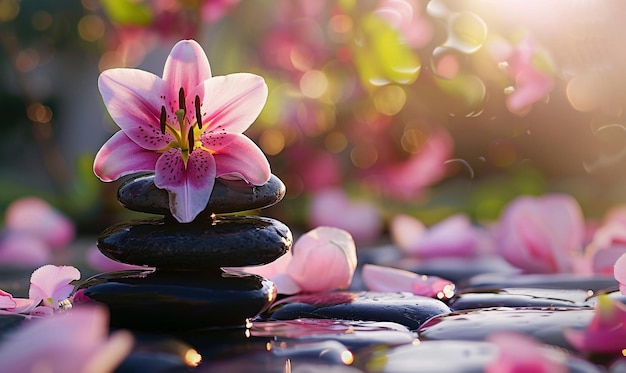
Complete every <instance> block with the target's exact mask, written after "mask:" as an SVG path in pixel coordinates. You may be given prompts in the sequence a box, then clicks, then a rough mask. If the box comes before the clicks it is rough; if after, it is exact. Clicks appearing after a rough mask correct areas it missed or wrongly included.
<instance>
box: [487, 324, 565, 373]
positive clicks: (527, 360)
mask: <svg viewBox="0 0 626 373" xmlns="http://www.w3.org/2000/svg"><path fill="white" fill-rule="evenodd" d="M487 341H489V342H491V343H493V344H494V345H496V346H497V347H498V349H499V351H500V353H499V354H498V357H497V358H496V359H495V360H493V361H491V362H489V364H487V365H486V366H485V372H487V373H514V372H554V373H565V372H569V369H568V368H567V363H566V355H565V354H562V353H560V351H558V352H557V350H552V349H549V348H546V347H544V346H543V345H542V344H541V343H539V342H537V341H535V340H534V339H533V338H531V337H529V336H526V335H524V334H518V333H513V332H498V333H493V334H491V335H489V336H488V337H487Z"/></svg>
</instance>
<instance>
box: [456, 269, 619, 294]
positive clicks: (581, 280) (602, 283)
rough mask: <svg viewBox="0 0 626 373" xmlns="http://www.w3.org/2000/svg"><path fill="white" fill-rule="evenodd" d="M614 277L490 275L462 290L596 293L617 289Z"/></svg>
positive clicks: (480, 276) (478, 279)
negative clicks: (519, 289)
mask: <svg viewBox="0 0 626 373" xmlns="http://www.w3.org/2000/svg"><path fill="white" fill-rule="evenodd" d="M617 286H618V283H617V281H616V280H615V277H613V276H608V275H605V276H602V275H595V276H580V275H572V274H549V275H510V274H509V275H507V274H500V273H488V274H483V275H478V276H475V277H473V278H471V279H470V280H469V281H467V283H465V286H463V287H462V289H472V290H477V289H502V288H541V289H564V290H576V289H579V290H585V291H588V290H591V291H592V292H594V293H597V292H599V291H602V290H605V289H613V288H617Z"/></svg>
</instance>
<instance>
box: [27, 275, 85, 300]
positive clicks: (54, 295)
mask: <svg viewBox="0 0 626 373" xmlns="http://www.w3.org/2000/svg"><path fill="white" fill-rule="evenodd" d="M78 279H80V272H79V271H78V269H76V268H74V267H72V266H60V267H59V266H55V265H51V264H48V265H45V266H43V267H40V268H38V269H36V270H35V271H34V272H33V274H32V275H31V277H30V289H29V290H28V298H30V299H31V300H33V302H34V304H35V305H37V304H39V303H40V302H43V305H44V306H47V307H51V308H53V309H55V310H56V309H59V302H60V301H63V300H65V299H67V298H68V297H69V296H70V294H72V291H73V290H74V285H72V284H70V282H72V281H75V280H78Z"/></svg>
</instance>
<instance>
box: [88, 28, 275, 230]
mask: <svg viewBox="0 0 626 373" xmlns="http://www.w3.org/2000/svg"><path fill="white" fill-rule="evenodd" d="M98 87H99V89H100V93H101V94H102V98H103V100H104V104H105V105H106V107H107V110H108V112H109V114H110V115H111V117H112V118H113V120H114V121H115V122H116V123H117V124H118V125H119V126H120V128H121V131H119V132H117V133H115V134H114V135H113V136H112V137H111V138H110V139H109V140H108V141H107V142H106V143H105V144H104V145H103V147H102V148H101V149H100V151H99V152H98V154H97V155H96V158H95V161H94V173H95V174H96V175H97V176H98V177H99V178H100V179H101V180H102V181H105V182H109V181H114V180H117V179H118V178H120V177H122V176H124V175H128V174H133V173H136V172H141V171H154V172H155V179H154V183H155V185H156V186H157V187H158V188H162V189H166V190H167V191H168V193H169V198H170V210H171V212H172V215H173V216H174V217H175V218H176V219H177V220H178V221H179V222H181V223H188V222H191V221H192V220H194V218H195V217H196V216H197V215H198V214H199V213H200V212H201V211H202V210H204V209H205V207H206V204H207V202H208V200H209V196H210V195H211V192H212V190H213V186H214V183H215V178H217V177H220V178H224V179H230V180H234V179H237V180H245V181H246V182H248V183H250V184H253V185H262V184H265V183H266V182H267V181H268V180H269V178H270V166H269V162H268V161H267V159H266V158H265V155H264V154H263V152H262V151H261V149H259V147H258V146H256V144H254V142H252V140H250V139H249V138H248V137H246V136H245V135H243V133H242V132H243V131H245V130H246V129H247V128H248V127H249V126H250V124H251V123H252V122H253V121H254V120H255V119H256V118H257V116H258V115H259V113H260V112H261V109H262V108H263V106H264V105H265V101H266V99H267V86H266V84H265V81H264V80H263V78H261V77H260V76H257V75H254V74H247V73H238V74H230V75H226V76H216V77H212V76H211V68H210V66H209V61H208V59H207V57H206V55H205V54H204V51H203V50H202V47H201V46H200V45H199V44H198V43H197V42H195V41H193V40H182V41H179V42H178V43H176V45H175V46H174V48H172V51H171V52H170V54H169V56H168V58H167V60H166V62H165V67H164V69H163V78H159V77H158V76H156V75H154V74H152V73H149V72H146V71H142V70H138V69H127V68H118V69H111V70H107V71H104V72H103V73H102V74H101V75H100V78H99V80H98Z"/></svg>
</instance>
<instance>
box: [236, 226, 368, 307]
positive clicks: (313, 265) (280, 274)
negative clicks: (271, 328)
mask: <svg viewBox="0 0 626 373" xmlns="http://www.w3.org/2000/svg"><path fill="white" fill-rule="evenodd" d="M356 265H357V258H356V246H355V244H354V240H353V239H352V236H350V233H348V232H346V231H344V230H343V229H339V228H334V227H317V228H315V229H313V230H311V231H309V232H307V233H305V234H303V235H302V236H300V238H298V240H297V241H296V242H295V244H294V245H293V248H292V250H291V251H289V252H287V254H285V255H283V256H282V257H281V258H279V259H278V260H276V261H274V262H272V263H269V264H266V265H264V266H258V267H246V268H245V271H247V272H250V273H255V274H258V275H261V276H263V275H266V276H268V277H269V278H270V279H271V280H272V281H273V282H274V284H275V285H276V288H277V290H278V293H279V294H289V295H290V294H296V293H300V292H321V291H327V290H335V289H346V288H348V287H349V286H350V284H351V283H352V276H353V275H354V271H355V270H356Z"/></svg>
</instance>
